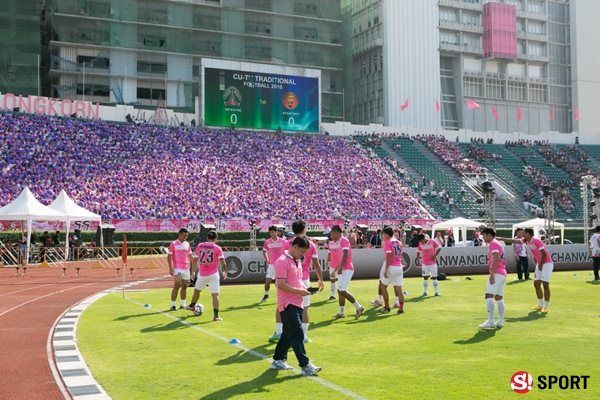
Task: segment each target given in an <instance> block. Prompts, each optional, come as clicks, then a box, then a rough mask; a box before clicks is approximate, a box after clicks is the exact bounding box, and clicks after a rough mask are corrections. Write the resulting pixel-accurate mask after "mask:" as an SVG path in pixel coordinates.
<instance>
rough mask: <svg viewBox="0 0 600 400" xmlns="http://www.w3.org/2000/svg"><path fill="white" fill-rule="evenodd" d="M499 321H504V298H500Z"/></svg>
mask: <svg viewBox="0 0 600 400" xmlns="http://www.w3.org/2000/svg"><path fill="white" fill-rule="evenodd" d="M496 304H498V322H504V300H498V301H497V302H496Z"/></svg>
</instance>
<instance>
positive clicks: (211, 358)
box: [77, 271, 600, 400]
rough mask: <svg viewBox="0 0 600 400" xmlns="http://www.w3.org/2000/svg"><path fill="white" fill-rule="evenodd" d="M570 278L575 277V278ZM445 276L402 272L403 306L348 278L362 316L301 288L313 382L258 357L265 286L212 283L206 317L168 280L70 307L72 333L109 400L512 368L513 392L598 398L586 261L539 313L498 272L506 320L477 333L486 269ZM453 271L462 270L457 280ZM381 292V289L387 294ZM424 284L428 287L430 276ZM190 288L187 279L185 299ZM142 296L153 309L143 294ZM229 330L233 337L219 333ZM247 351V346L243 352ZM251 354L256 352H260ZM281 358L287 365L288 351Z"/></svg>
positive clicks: (492, 390)
mask: <svg viewBox="0 0 600 400" xmlns="http://www.w3.org/2000/svg"><path fill="white" fill-rule="evenodd" d="M576 275H577V276H576ZM472 278H473V280H466V279H465V277H450V278H449V280H447V281H443V282H440V292H441V294H442V297H433V296H430V297H426V298H421V297H419V296H420V295H421V293H422V291H423V288H422V279H419V278H407V279H405V280H404V290H405V291H407V292H409V294H408V295H407V296H406V303H405V310H406V314H404V315H396V313H395V310H393V311H392V313H390V314H386V315H381V314H379V313H377V312H376V310H377V308H376V307H374V306H372V305H371V304H370V300H372V299H375V298H376V297H377V296H376V295H377V292H376V288H377V281H375V280H363V281H353V282H352V283H351V285H350V292H351V293H353V294H354V295H355V296H356V298H357V299H358V300H359V302H360V303H361V304H363V305H364V307H365V309H366V311H365V314H364V315H363V316H362V317H361V318H360V319H358V320H355V319H354V318H353V314H354V307H352V306H351V305H350V306H349V305H346V315H347V317H346V318H345V319H341V320H333V319H332V318H331V316H332V315H334V314H336V313H337V311H338V306H337V301H329V300H327V299H328V298H329V296H330V292H329V283H328V282H326V283H325V291H323V292H322V293H318V294H316V295H314V296H313V297H312V303H313V304H312V306H311V307H310V318H311V324H310V328H309V332H308V334H309V337H310V338H311V339H312V340H313V342H312V343H308V344H307V345H306V349H307V354H308V356H309V358H310V359H311V361H312V362H313V363H314V364H315V365H318V366H321V367H322V368H323V370H322V371H321V372H320V373H319V379H313V378H307V377H302V376H300V375H299V374H298V370H295V371H272V370H269V366H270V363H269V361H267V360H265V359H264V358H263V356H266V357H272V356H273V351H274V348H275V344H273V343H269V342H268V341H267V339H268V337H269V336H270V335H271V334H272V333H273V332H274V330H275V327H274V325H275V323H274V322H275V321H274V313H275V308H276V296H275V288H274V287H272V288H271V298H270V299H269V300H268V301H267V302H266V303H264V304H259V301H260V299H261V298H262V295H263V288H262V285H248V286H223V287H222V288H221V312H220V315H221V317H222V318H223V319H224V320H223V321H222V322H212V304H211V299H210V294H209V293H208V290H205V291H203V293H202V296H201V298H200V302H201V303H202V304H203V305H204V306H205V314H204V315H202V316H199V317H197V316H194V315H193V314H192V313H191V312H189V311H185V310H180V311H176V312H167V311H166V310H167V309H168V308H169V296H170V289H160V290H152V291H149V292H129V293H127V299H123V298H122V295H121V293H113V294H110V295H107V296H105V297H104V298H102V299H100V300H99V301H97V302H96V303H94V304H92V305H91V306H90V307H89V308H88V309H87V310H86V311H85V312H84V313H83V315H82V316H81V318H80V321H79V324H78V328H77V339H78V345H79V347H80V350H81V352H82V353H83V356H84V357H85V360H86V362H87V363H88V366H89V367H90V369H91V371H92V373H93V375H94V377H95V378H96V379H97V380H98V382H99V383H100V384H101V385H102V386H103V388H104V389H105V390H106V391H107V393H108V394H109V395H110V396H111V397H112V398H113V399H115V400H117V399H127V400H131V399H219V400H220V399H261V400H262V399H284V398H290V399H314V398H324V399H325V398H327V399H344V398H352V396H355V398H367V399H461V400H464V399H507V398H516V397H518V396H520V395H518V394H516V393H514V392H513V391H512V389H511V387H510V378H511V376H512V375H513V373H515V372H517V371H521V370H523V371H527V372H529V373H530V374H531V375H532V376H533V379H534V385H533V386H534V387H533V389H532V390H531V392H529V393H527V394H525V395H523V396H524V397H523V398H524V399H548V398H559V399H563V398H564V399H567V398H569V399H570V398H572V399H597V398H600V362H599V355H600V351H599V350H598V349H599V347H600V344H599V343H598V338H599V337H600V318H599V315H600V306H599V303H598V299H599V297H600V285H595V284H593V283H592V282H591V279H592V278H591V277H590V276H589V272H588V271H584V272H578V273H577V272H556V273H554V274H553V276H552V281H551V289H552V298H551V302H550V312H549V313H548V314H547V315H543V314H540V313H537V312H532V311H530V308H531V307H532V306H534V305H536V304H537V300H536V298H535V294H534V289H533V285H532V282H519V281H515V280H513V276H509V279H508V283H507V286H506V291H505V302H506V316H505V327H504V328H503V329H499V330H491V331H481V330H479V329H478V328H477V325H478V324H481V323H482V322H483V321H484V320H485V319H486V315H487V314H486V308H485V301H484V299H483V297H484V295H483V294H484V289H485V280H486V277H485V276H473V277H472ZM455 280H460V281H459V282H456V281H455ZM391 293H392V290H391V288H390V294H391ZM429 293H430V294H433V288H432V286H431V284H430V286H429ZM191 294H192V289H188V299H190V298H191ZM146 303H149V304H151V306H152V308H144V307H143V306H142V305H143V304H146ZM232 338H237V339H238V340H240V341H241V347H243V348H240V347H237V346H235V345H231V344H228V343H227V341H226V340H230V339H232ZM249 350H250V351H249ZM261 355H262V356H261ZM288 362H289V364H290V365H292V366H294V367H295V368H298V365H297V361H296V358H295V356H294V354H293V351H292V350H290V352H289V356H288ZM540 375H589V376H590V378H589V379H588V385H587V390H570V389H568V390H561V389H560V388H558V386H556V387H554V388H553V389H552V390H547V389H546V390H540V389H538V388H537V380H538V377H539V376H540Z"/></svg>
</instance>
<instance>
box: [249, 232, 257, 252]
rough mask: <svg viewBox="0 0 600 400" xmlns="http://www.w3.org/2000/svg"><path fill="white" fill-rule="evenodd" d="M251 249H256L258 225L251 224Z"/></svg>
mask: <svg viewBox="0 0 600 400" xmlns="http://www.w3.org/2000/svg"><path fill="white" fill-rule="evenodd" d="M250 250H251V251H256V227H255V226H250Z"/></svg>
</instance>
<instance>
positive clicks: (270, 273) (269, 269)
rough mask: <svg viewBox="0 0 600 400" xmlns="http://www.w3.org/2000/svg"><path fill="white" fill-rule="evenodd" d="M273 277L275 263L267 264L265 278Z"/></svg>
mask: <svg viewBox="0 0 600 400" xmlns="http://www.w3.org/2000/svg"><path fill="white" fill-rule="evenodd" d="M273 278H275V265H274V264H269V266H268V267H267V279H273Z"/></svg>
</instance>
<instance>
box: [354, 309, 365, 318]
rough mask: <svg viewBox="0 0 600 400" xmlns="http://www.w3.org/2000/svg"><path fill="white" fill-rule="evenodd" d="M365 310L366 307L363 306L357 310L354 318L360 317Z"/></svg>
mask: <svg viewBox="0 0 600 400" xmlns="http://www.w3.org/2000/svg"><path fill="white" fill-rule="evenodd" d="M363 311H365V308H364V307H361V308H359V309H358V310H356V315H355V316H354V319H359V318H360V316H361V315H362V314H363Z"/></svg>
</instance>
